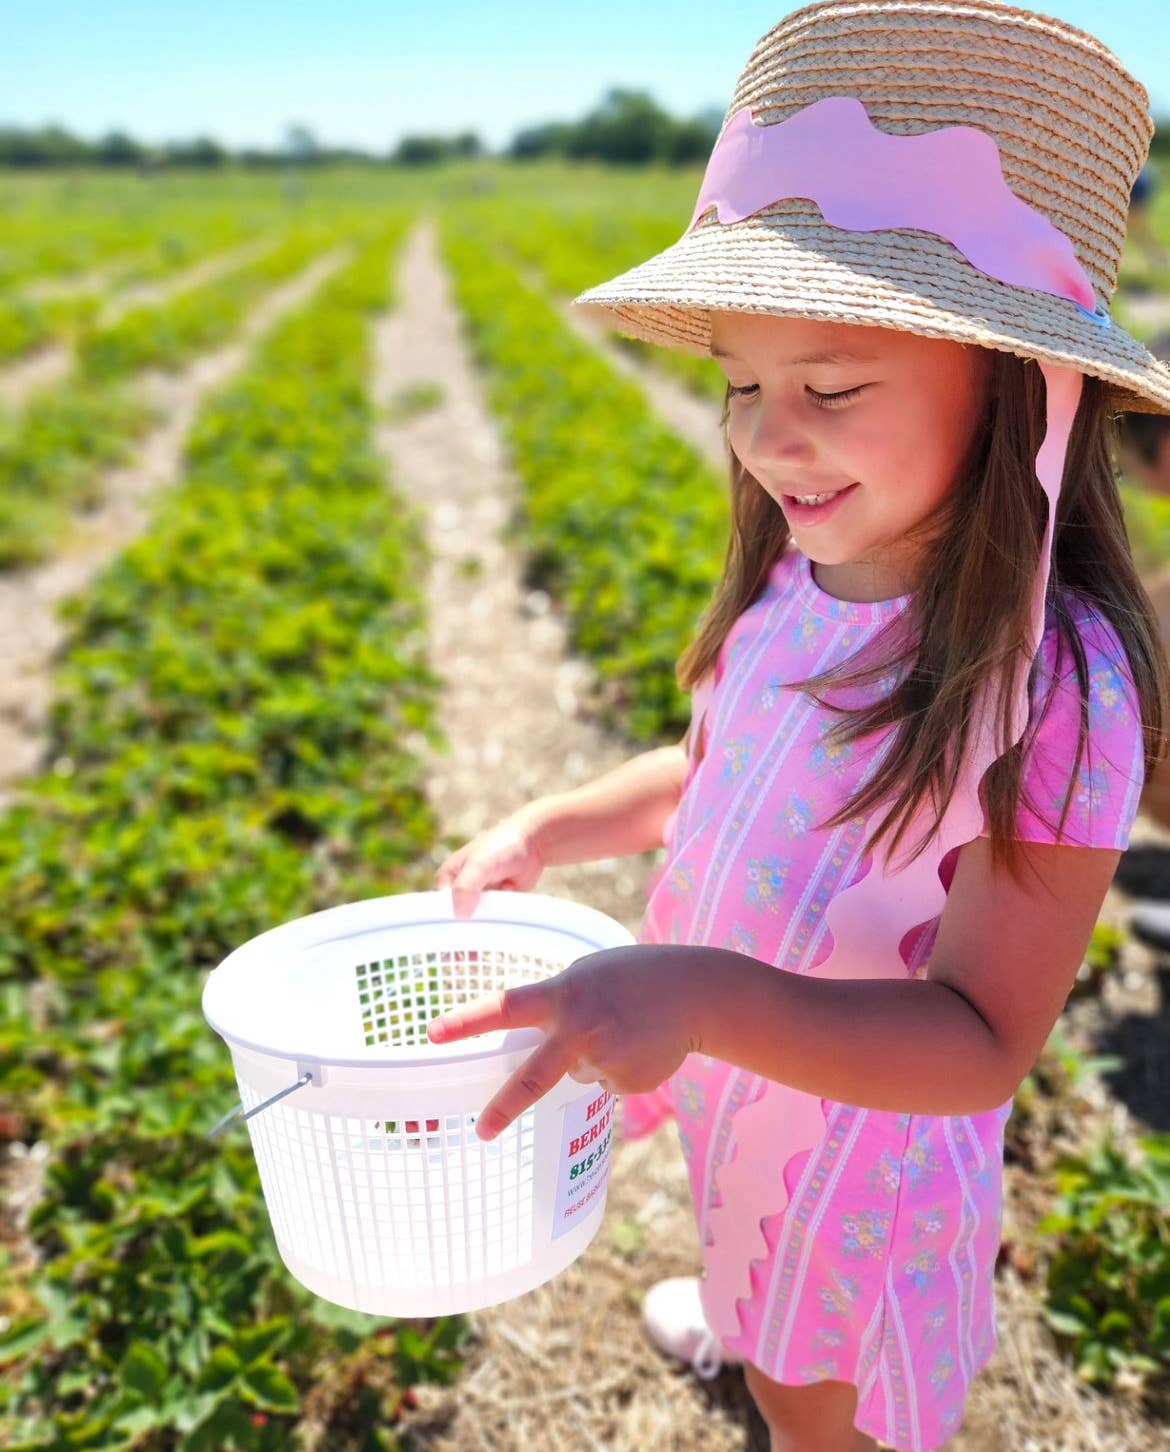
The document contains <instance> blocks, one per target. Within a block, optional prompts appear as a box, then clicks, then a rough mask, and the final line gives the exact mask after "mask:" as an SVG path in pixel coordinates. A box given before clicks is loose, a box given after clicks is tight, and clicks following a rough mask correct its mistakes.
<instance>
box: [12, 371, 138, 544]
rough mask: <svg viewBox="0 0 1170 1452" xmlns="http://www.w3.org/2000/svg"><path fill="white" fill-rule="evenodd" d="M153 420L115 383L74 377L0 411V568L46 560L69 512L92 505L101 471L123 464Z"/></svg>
mask: <svg viewBox="0 0 1170 1452" xmlns="http://www.w3.org/2000/svg"><path fill="white" fill-rule="evenodd" d="M156 419H157V413H156V410H155V408H154V406H153V405H152V404H150V403H148V402H147V401H146V400H145V399H142V398H135V397H133V396H132V395H131V394H130V393H129V392H128V391H126V390H125V389H123V388H120V387H118V386H117V385H116V384H105V383H99V382H91V381H88V380H84V379H78V380H76V381H73V382H70V383H68V384H66V385H64V386H61V387H58V388H51V389H46V390H45V391H44V392H43V393H41V394H39V395H35V396H34V398H33V400H32V402H31V403H30V404H29V406H28V408H27V409H26V410H25V412H24V413H23V414H22V415H21V416H19V417H18V418H13V417H11V416H4V415H0V569H12V568H13V567H15V566H18V565H23V564H28V563H31V562H32V561H35V560H41V559H45V558H47V557H48V556H49V555H50V554H51V553H52V551H53V549H54V547H55V545H56V542H57V540H58V539H59V538H60V535H61V531H62V528H63V526H64V523H65V520H66V518H67V516H68V513H69V511H70V510H73V509H76V508H81V507H85V506H88V505H92V504H95V503H96V502H97V500H98V499H99V497H100V494H101V478H102V474H103V472H104V471H105V470H107V469H110V468H112V467H114V466H115V465H116V464H121V463H124V462H125V461H126V460H127V459H128V458H129V456H130V454H131V452H132V449H133V445H134V442H135V440H137V439H139V438H141V436H142V435H143V434H144V433H145V432H146V430H147V429H148V428H149V427H150V426H151V424H152V423H154V422H155V421H156Z"/></svg>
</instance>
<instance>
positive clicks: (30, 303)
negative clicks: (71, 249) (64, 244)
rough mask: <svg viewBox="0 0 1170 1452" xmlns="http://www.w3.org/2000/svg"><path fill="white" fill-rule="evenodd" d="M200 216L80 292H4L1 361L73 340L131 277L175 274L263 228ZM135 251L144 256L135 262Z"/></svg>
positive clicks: (0, 311)
mask: <svg viewBox="0 0 1170 1452" xmlns="http://www.w3.org/2000/svg"><path fill="white" fill-rule="evenodd" d="M201 220H202V222H203V225H202V227H200V228H199V229H198V230H193V232H192V234H191V235H190V236H188V237H185V238H184V239H183V242H182V245H181V246H176V247H172V248H170V249H168V250H166V251H162V250H159V251H158V252H155V253H150V254H146V255H145V256H144V255H143V254H140V253H139V254H131V256H130V257H122V259H121V262H120V264H118V263H115V262H111V263H109V264H108V265H107V266H106V267H104V268H103V269H101V271H100V272H97V273H95V274H92V275H91V276H92V280H93V285H92V286H87V287H85V288H83V289H81V290H79V291H77V292H72V293H68V294H65V295H63V296H53V295H52V293H51V292H50V293H49V295H47V296H44V297H42V296H40V295H39V294H38V293H37V291H36V290H35V288H33V287H31V286H29V287H26V289H25V290H23V291H22V290H19V289H17V290H15V291H12V292H11V293H10V294H9V295H8V296H6V297H0V365H2V364H4V363H7V362H10V361H12V360H13V359H16V358H19V357H21V356H23V355H24V354H26V353H31V352H32V351H33V350H34V349H36V348H42V347H44V346H45V345H46V344H47V343H50V342H59V343H63V344H66V345H70V344H72V342H73V341H74V339H75V337H76V335H77V333H78V332H79V331H80V330H81V329H82V328H85V327H90V328H92V327H94V326H95V325H96V322H97V319H98V317H99V316H100V314H101V312H102V308H103V306H104V305H105V303H106V302H107V301H108V300H109V299H110V298H115V299H116V297H117V294H118V291H119V290H120V289H121V288H124V287H127V286H129V285H130V284H131V282H140V281H143V280H144V277H143V274H145V275H146V276H147V277H149V278H150V279H151V280H159V279H163V278H166V277H169V276H172V275H174V274H175V273H177V272H180V271H182V270H183V269H185V268H188V267H193V266H194V265H195V264H196V263H198V262H202V261H203V260H204V259H205V258H207V257H212V256H214V255H215V254H216V253H219V252H227V251H229V250H231V249H233V248H235V247H239V246H242V245H243V244H244V243H246V242H248V241H250V240H252V237H253V236H257V237H258V236H260V235H261V234H262V231H263V230H264V229H262V228H260V227H258V226H256V224H255V223H253V227H252V230H251V231H249V230H245V227H244V224H243V219H241V218H232V219H230V221H229V219H226V218H221V217H219V216H215V215H213V216H211V217H208V218H206V219H201ZM136 257H137V258H139V259H141V260H139V261H137V262H136V261H135V260H134V259H135V258H136ZM39 280H42V279H35V278H34V279H33V280H32V281H33V282H36V281H39ZM44 280H47V279H44Z"/></svg>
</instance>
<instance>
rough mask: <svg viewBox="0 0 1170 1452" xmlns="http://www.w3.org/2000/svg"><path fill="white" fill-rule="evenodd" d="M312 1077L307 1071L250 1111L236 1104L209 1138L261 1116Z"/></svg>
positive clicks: (209, 1134)
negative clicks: (261, 1113)
mask: <svg viewBox="0 0 1170 1452" xmlns="http://www.w3.org/2000/svg"><path fill="white" fill-rule="evenodd" d="M312 1077H313V1075H312V1073H311V1072H310V1071H309V1070H306V1071H305V1073H303V1074H302V1075H301V1077H300V1078H299V1079H298V1080H297V1082H296V1083H295V1084H290V1085H289V1086H288V1088H287V1089H280V1090H278V1091H277V1093H275V1094H273V1095H272V1097H271V1098H269V1099H265V1100H264V1101H263V1103H261V1104H256V1105H253V1107H252V1108H251V1109H249V1110H245V1109H244V1105H243V1101H242V1100H241V1101H240V1102H239V1103H237V1104H236V1107H235V1108H234V1109H229V1110H228V1112H227V1113H226V1114H225V1115H224V1116H223V1117H222V1118H220V1119H217V1120H216V1121H215V1123H214V1124H213V1125H212V1126H211V1128H210V1129H209V1130H208V1131H207V1138H208V1139H215V1138H216V1136H217V1135H220V1134H222V1133H223V1131H224V1130H225V1129H226V1128H227V1127H228V1125H229V1124H231V1123H232V1122H233V1121H234V1120H236V1119H251V1118H252V1116H253V1115H254V1114H259V1113H260V1111H261V1110H262V1109H267V1108H268V1107H269V1105H272V1104H275V1103H276V1101H277V1100H278V1099H283V1098H284V1096H285V1095H286V1094H291V1093H292V1092H293V1090H294V1089H299V1088H300V1087H301V1085H302V1084H308V1083H309V1082H310V1081H311V1079H312Z"/></svg>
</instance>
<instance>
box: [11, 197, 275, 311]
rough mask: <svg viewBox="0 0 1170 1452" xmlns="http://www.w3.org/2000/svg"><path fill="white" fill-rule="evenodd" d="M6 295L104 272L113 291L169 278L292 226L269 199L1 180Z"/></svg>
mask: <svg viewBox="0 0 1170 1452" xmlns="http://www.w3.org/2000/svg"><path fill="white" fill-rule="evenodd" d="M0 219H2V222H3V225H2V226H0V288H2V289H3V290H4V292H5V293H9V292H12V291H14V290H16V289H18V288H20V287H22V286H23V285H25V284H27V283H29V282H33V281H40V280H42V279H44V280H48V279H53V278H68V277H69V276H70V275H71V274H75V273H83V274H84V273H90V272H100V273H102V275H103V277H104V278H105V279H106V283H107V285H108V286H111V287H113V286H125V285H128V284H130V283H132V282H143V281H147V280H148V279H152V278H156V277H162V276H164V275H165V274H166V273H168V272H173V271H175V270H176V269H178V268H181V267H186V266H189V265H191V264H192V263H194V262H195V261H197V260H198V258H199V257H201V256H203V255H205V254H206V253H208V252H215V251H225V250H226V249H227V248H229V247H234V246H237V245H239V244H240V243H242V242H246V241H247V240H248V238H249V237H254V236H258V235H259V234H260V233H261V232H264V231H268V230H270V229H271V228H273V227H278V226H280V225H282V224H284V222H285V221H286V220H287V219H286V218H284V217H283V216H282V215H281V213H280V209H279V208H276V207H274V206H273V205H272V203H271V202H270V201H269V200H268V199H267V198H263V199H261V198H260V197H255V198H249V197H247V196H243V197H239V198H236V199H235V200H234V201H233V202H232V204H231V205H226V204H225V200H224V198H223V197H222V195H220V194H218V193H217V192H216V191H215V190H214V189H210V188H203V189H199V190H196V189H186V190H185V191H184V192H183V193H182V194H179V195H171V196H165V195H160V194H158V192H157V191H155V190H153V189H145V188H142V187H141V186H139V187H131V188H125V187H123V188H118V187H111V186H108V185H106V186H101V187H94V186H87V185H86V184H85V183H84V182H82V181H80V180H79V179H70V180H69V181H66V182H58V183H57V184H55V185H52V186H44V185H36V184H29V183H28V182H27V181H26V180H25V179H14V178H11V177H9V178H0Z"/></svg>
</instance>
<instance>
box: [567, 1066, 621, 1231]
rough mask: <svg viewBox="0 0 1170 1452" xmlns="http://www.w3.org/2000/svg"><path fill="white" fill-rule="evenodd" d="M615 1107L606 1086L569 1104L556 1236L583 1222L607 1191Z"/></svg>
mask: <svg viewBox="0 0 1170 1452" xmlns="http://www.w3.org/2000/svg"><path fill="white" fill-rule="evenodd" d="M613 1110H614V1097H613V1095H612V1094H610V1093H608V1092H607V1091H606V1090H604V1089H602V1090H598V1093H597V1096H596V1097H595V1098H592V1099H590V1098H588V1097H583V1098H581V1099H578V1100H576V1101H574V1103H572V1104H566V1105H565V1121H564V1133H563V1137H562V1141H561V1163H560V1170H559V1173H558V1175H557V1203H556V1206H555V1208H554V1211H553V1226H552V1238H553V1239H554V1240H556V1238H557V1236H558V1235H564V1233H565V1231H566V1230H572V1228H573V1226H574V1225H580V1223H581V1217H582V1216H583V1215H588V1214H589V1213H590V1212H591V1211H593V1210H595V1209H596V1208H597V1197H598V1196H599V1195H601V1194H604V1192H605V1187H606V1184H607V1183H608V1181H609V1160H610V1155H611V1154H612V1153H613Z"/></svg>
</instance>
